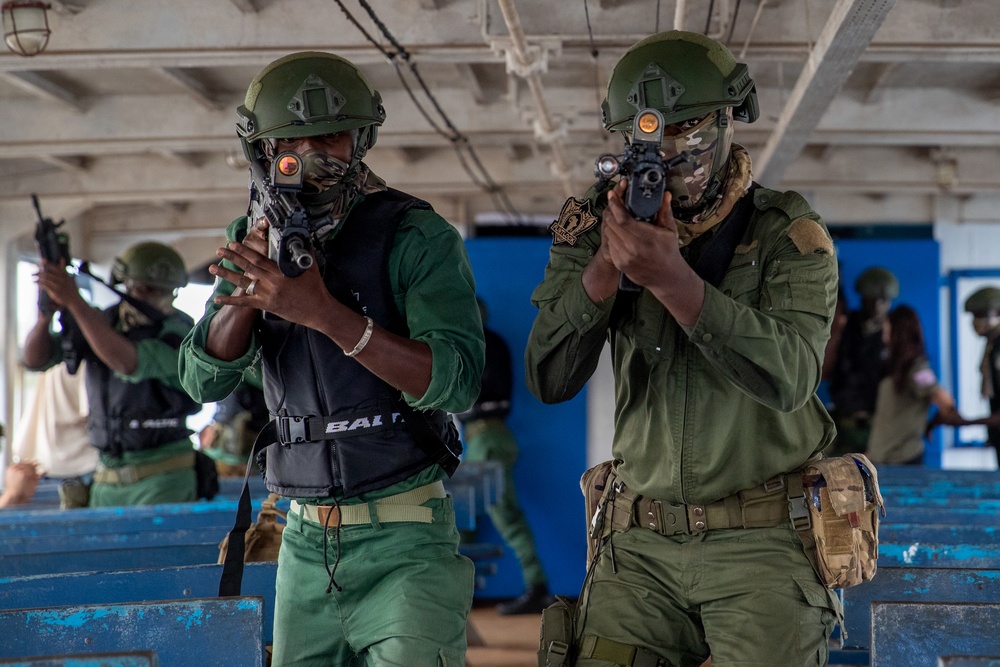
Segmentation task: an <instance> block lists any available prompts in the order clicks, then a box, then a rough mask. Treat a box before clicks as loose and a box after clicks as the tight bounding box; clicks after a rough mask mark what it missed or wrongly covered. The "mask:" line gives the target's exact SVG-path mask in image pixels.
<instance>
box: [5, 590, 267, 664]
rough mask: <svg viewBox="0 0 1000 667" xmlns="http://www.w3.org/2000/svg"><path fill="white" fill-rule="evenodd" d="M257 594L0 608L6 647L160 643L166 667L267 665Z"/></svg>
mask: <svg viewBox="0 0 1000 667" xmlns="http://www.w3.org/2000/svg"><path fill="white" fill-rule="evenodd" d="M263 604H264V603H263V600H261V599H260V598H253V597H239V598H221V599H220V598H215V599H195V600H174V601H163V602H143V603H123V604H109V605H84V606H76V607H50V608H46V609H16V610H9V611H0V655H6V656H10V657H28V656H33V655H44V654H49V655H52V654H56V655H58V654H59V653H64V654H76V653H88V652H95V653H97V652H109V651H123V650H125V651H128V650H135V651H150V650H151V651H155V652H156V654H157V657H158V658H159V663H160V667H188V666H189V665H205V666H206V667H207V666H209V665H218V666H220V667H221V666H223V665H247V666H250V667H252V666H255V665H256V666H259V667H263V665H264V642H263V639H262V629H263V618H264V616H263Z"/></svg>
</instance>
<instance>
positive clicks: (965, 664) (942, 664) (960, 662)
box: [938, 655, 1000, 667]
mask: <svg viewBox="0 0 1000 667" xmlns="http://www.w3.org/2000/svg"><path fill="white" fill-rule="evenodd" d="M938 667H1000V656H996V657H993V656H968V655H948V656H943V657H941V658H939V659H938Z"/></svg>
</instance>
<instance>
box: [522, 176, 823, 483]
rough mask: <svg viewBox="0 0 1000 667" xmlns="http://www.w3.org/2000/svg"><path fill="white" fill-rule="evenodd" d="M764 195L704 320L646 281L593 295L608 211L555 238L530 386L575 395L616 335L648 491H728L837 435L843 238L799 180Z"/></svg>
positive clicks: (633, 446)
mask: <svg viewBox="0 0 1000 667" xmlns="http://www.w3.org/2000/svg"><path fill="white" fill-rule="evenodd" d="M591 198H593V193H591ZM597 203H598V210H597V215H598V217H600V204H601V203H602V201H601V200H599V201H598V202H597ZM754 209H755V210H754V212H753V217H752V219H751V222H750V224H749V226H748V228H747V232H746V234H745V235H744V237H743V239H742V241H741V243H740V244H739V245H738V246H737V248H736V252H735V254H734V256H733V259H732V261H731V263H730V264H729V267H728V269H727V271H726V273H725V277H724V278H723V280H722V282H721V283H720V284H719V286H718V288H716V287H713V286H711V285H708V284H706V286H705V302H704V306H703V309H702V312H701V315H700V317H699V319H698V321H697V322H696V323H695V324H694V326H692V327H683V326H681V325H680V324H678V323H677V321H676V320H675V319H674V318H673V317H672V316H671V315H670V313H669V312H668V311H667V310H666V308H664V307H663V305H662V304H660V303H659V302H658V301H657V300H656V299H655V298H654V297H653V296H652V295H650V294H649V292H647V291H645V290H643V291H642V292H641V293H640V295H639V297H638V298H637V299H635V300H634V301H631V302H630V301H629V299H630V297H628V296H625V295H623V294H622V293H619V294H618V295H616V296H615V297H612V298H610V299H608V300H607V301H604V302H602V303H599V304H595V303H593V302H592V301H591V300H590V299H589V297H588V296H587V294H586V292H585V291H584V288H583V282H582V278H581V274H582V272H583V269H584V267H585V266H586V265H587V263H588V262H589V261H590V259H591V258H592V257H593V256H594V254H595V252H596V251H597V248H598V247H599V245H600V241H601V235H600V223H598V224H597V225H596V226H595V227H593V228H592V229H590V230H588V231H587V232H585V233H584V234H583V235H581V236H580V237H579V238H578V239H577V240H576V242H575V244H574V245H568V244H555V245H553V246H552V249H551V252H550V258H549V264H548V266H547V267H546V271H545V278H544V280H543V282H542V283H541V284H540V285H539V286H538V287H537V288H536V289H535V291H534V293H533V295H532V302H533V303H534V304H535V305H536V306H537V307H538V309H539V312H538V315H537V317H536V319H535V323H534V326H533V327H532V331H531V335H530V337H529V341H528V346H527V350H526V352H525V364H526V372H527V382H528V386H529V388H530V389H531V390H532V392H533V393H535V395H536V396H538V397H539V398H540V399H541V400H542V401H544V402H547V403H555V402H559V401H563V400H566V399H569V398H571V397H572V396H573V395H575V394H576V393H577V392H578V391H579V390H580V389H581V388H582V387H583V385H584V384H585V383H586V381H587V380H588V379H589V378H590V376H591V374H592V373H593V372H594V369H595V368H596V366H597V363H598V358H599V356H600V353H601V350H602V348H603V347H604V343H605V341H608V340H610V343H611V352H612V356H613V366H614V374H615V394H616V397H615V402H616V403H615V435H614V442H613V445H612V453H613V455H614V457H615V458H616V459H619V460H621V464H620V466H619V469H618V472H619V475H620V476H621V477H622V479H623V480H624V482H625V483H626V484H627V485H628V486H629V488H631V489H634V490H636V491H637V492H638V493H641V494H643V495H647V496H651V497H654V498H658V499H661V500H665V501H668V502H686V503H709V502H714V501H715V500H718V499H720V498H723V497H725V496H728V495H731V494H733V493H735V492H737V491H739V490H741V489H746V488H749V487H752V486H754V485H756V484H760V483H763V482H764V481H766V480H768V479H770V478H771V477H774V476H775V475H778V474H781V473H784V472H788V471H790V470H793V469H795V468H796V467H798V466H800V465H801V464H802V463H803V462H805V461H806V460H807V459H808V458H809V456H811V455H812V454H813V453H814V452H816V451H819V450H821V449H823V448H824V447H825V446H826V445H827V444H829V442H830V441H831V440H832V439H833V434H834V429H833V424H832V420H831V419H830V417H829V415H828V414H827V413H826V411H825V409H824V408H823V406H822V404H821V402H820V401H819V399H818V398H817V397H816V395H815V392H816V388H817V386H818V385H819V381H820V371H821V364H822V358H823V351H824V349H825V347H826V342H827V340H828V338H829V332H830V323H831V320H832V316H833V309H834V304H835V301H836V292H837V265H836V259H835V257H834V254H833V246H832V242H831V241H830V238H829V235H828V233H827V231H826V229H825V227H824V226H823V224H822V222H821V221H820V219H819V216H818V215H817V214H816V213H814V212H813V211H812V210H811V209H810V208H809V206H808V204H806V202H805V201H804V200H803V199H802V198H801V197H800V196H798V195H797V194H795V193H784V194H782V193H778V192H774V191H771V190H766V189H764V188H760V189H758V190H757V191H756V192H755V196H754Z"/></svg>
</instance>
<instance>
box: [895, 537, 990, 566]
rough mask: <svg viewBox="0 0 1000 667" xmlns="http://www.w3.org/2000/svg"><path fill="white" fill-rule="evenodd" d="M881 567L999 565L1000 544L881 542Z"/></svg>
mask: <svg viewBox="0 0 1000 667" xmlns="http://www.w3.org/2000/svg"><path fill="white" fill-rule="evenodd" d="M878 550H879V553H878V564H879V566H880V567H881V566H893V565H896V566H907V565H912V566H922V567H956V566H958V567H968V568H990V569H994V568H1000V544H995V543H990V544H931V543H923V542H919V541H914V542H912V543H907V542H902V543H894V542H883V541H881V540H880V541H879V547H878Z"/></svg>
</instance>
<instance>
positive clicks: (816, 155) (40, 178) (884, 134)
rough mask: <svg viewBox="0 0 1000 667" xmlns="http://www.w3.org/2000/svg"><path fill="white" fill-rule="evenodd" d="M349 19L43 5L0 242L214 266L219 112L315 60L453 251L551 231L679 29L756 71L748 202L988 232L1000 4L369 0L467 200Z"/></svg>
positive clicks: (9, 74) (219, 194) (237, 203)
mask: <svg viewBox="0 0 1000 667" xmlns="http://www.w3.org/2000/svg"><path fill="white" fill-rule="evenodd" d="M51 1H52V0H50V2H51ZM359 1H360V0H342V2H343V3H344V6H345V7H346V8H347V9H348V10H349V11H350V12H351V13H352V14H353V15H354V16H355V17H356V18H357V20H358V22H359V23H360V25H361V27H362V28H364V30H365V31H367V32H368V33H369V34H370V35H372V36H373V37H374V38H375V40H376V41H377V42H378V44H379V46H380V48H381V50H380V49H379V48H376V47H375V46H374V45H372V44H371V43H370V42H369V41H368V40H367V39H366V37H365V36H364V35H363V34H362V32H361V31H360V30H359V29H358V28H357V27H355V26H354V25H352V24H351V23H350V22H348V21H347V20H346V19H345V15H344V13H343V12H342V11H341V9H340V8H339V7H338V3H337V2H336V0H139V1H137V0H63V1H62V2H53V3H52V4H53V5H54V7H53V9H52V10H50V12H49V17H50V24H51V28H52V35H51V39H50V42H49V45H48V48H47V50H46V51H45V52H44V53H43V54H41V55H39V56H36V57H33V58H25V57H21V56H17V55H14V54H11V53H8V52H6V51H4V52H3V53H2V54H0V119H2V120H0V225H2V232H3V233H2V236H3V238H6V239H10V238H12V237H15V236H17V235H19V234H24V235H27V234H30V231H31V226H32V221H33V211H32V209H31V207H30V200H29V194H30V193H32V192H37V193H38V194H39V196H40V198H41V200H42V204H43V207H44V208H45V209H46V213H48V214H49V215H52V216H53V217H57V218H61V217H65V218H68V219H69V220H70V221H71V229H76V230H78V231H80V232H82V234H81V235H80V236H81V238H82V239H84V241H83V244H84V245H85V247H82V248H81V247H80V244H78V245H77V246H76V247H75V251H76V253H77V254H79V255H80V256H82V257H88V258H90V259H92V260H94V261H98V262H100V261H102V260H106V259H107V258H109V257H111V256H113V255H114V254H115V253H116V252H118V251H120V249H121V247H122V246H123V245H125V244H127V243H130V242H133V241H135V240H138V238H140V237H153V238H158V239H160V240H163V241H166V242H169V243H173V244H175V245H176V247H178V249H180V250H181V251H182V253H183V254H184V255H185V256H186V258H187V260H188V262H189V263H190V264H191V265H194V264H195V263H200V262H203V261H205V260H208V259H209V258H210V257H212V256H213V253H214V248H215V247H216V245H217V243H218V241H219V238H220V234H221V230H222V229H223V228H224V227H225V225H226V224H227V223H228V222H229V221H230V220H231V219H232V218H234V217H236V216H238V215H240V214H242V213H243V212H244V210H245V206H246V171H245V168H244V167H243V166H242V165H240V164H239V157H240V148H239V143H238V141H237V139H236V136H235V127H234V121H235V108H236V106H238V105H239V104H241V103H242V99H243V93H244V91H245V89H246V86H247V84H248V83H249V81H250V80H251V79H252V78H253V76H254V75H255V74H256V73H257V71H258V70H260V69H261V68H262V67H263V66H264V65H266V64H267V63H268V62H270V61H272V60H274V59H276V58H278V57H280V56H282V55H285V54H286V53H290V52H293V51H299V50H307V49H316V50H325V51H332V52H335V53H338V54H341V55H343V56H345V57H347V58H348V59H350V60H352V61H354V62H356V63H357V64H359V65H360V66H361V67H362V69H363V70H364V71H365V72H366V73H367V74H368V75H369V78H370V79H371V80H372V81H373V82H374V83H375V85H376V87H377V88H378V89H379V90H380V92H381V93H382V96H383V98H384V100H385V106H386V109H387V111H388V119H387V120H386V122H385V125H384V126H383V127H382V129H381V130H380V133H379V141H378V145H377V146H376V147H375V148H374V150H373V151H372V152H371V153H370V154H369V158H368V160H367V161H368V163H369V164H370V165H371V166H372V168H373V169H374V170H375V171H376V172H377V173H379V174H380V175H381V176H383V177H385V178H386V180H388V182H389V183H390V184H391V185H393V186H395V187H397V188H399V189H402V190H406V191H409V192H411V193H412V194H415V195H419V196H421V197H424V198H426V199H428V200H429V201H430V202H431V203H432V204H434V206H435V208H437V210H438V211H439V212H441V213H442V214H443V215H444V216H445V217H446V218H448V219H449V220H451V221H452V222H453V223H454V224H455V225H456V226H458V227H459V229H461V230H462V231H463V233H465V234H474V233H475V229H474V228H473V222H474V221H475V220H476V219H477V217H480V219H481V217H482V216H486V217H489V216H490V214H496V213H497V212H502V211H503V209H504V208H510V209H513V210H515V211H516V212H517V213H518V214H519V215H522V216H525V218H526V219H529V218H530V219H533V220H536V221H543V222H547V221H550V220H551V219H552V218H553V217H554V216H555V215H556V213H557V212H558V211H559V209H560V207H561V205H562V202H563V200H564V199H565V197H566V196H567V194H568V193H580V192H582V191H583V190H585V189H586V187H587V186H588V185H589V184H590V183H591V182H592V181H593V162H594V159H595V158H596V157H597V156H598V155H599V154H600V153H602V152H605V151H607V150H616V149H617V148H618V146H619V144H618V140H612V139H611V138H610V137H609V135H608V134H607V133H605V132H604V131H603V130H601V128H600V115H599V103H600V99H601V97H603V87H604V85H605V84H606V82H607V77H608V74H609V72H610V70H611V68H612V67H613V65H614V63H615V62H616V60H617V59H618V57H619V56H620V55H621V54H622V53H623V52H624V50H625V49H626V48H627V47H628V46H629V45H631V44H632V43H634V42H636V41H638V40H639V39H641V38H642V37H644V36H646V35H647V34H649V33H651V32H653V31H655V30H656V29H657V27H659V29H661V30H666V29H669V28H671V27H673V26H674V25H675V21H677V20H679V21H680V22H681V23H682V25H683V27H684V28H686V29H688V30H694V31H699V32H703V31H705V29H706V26H707V29H708V33H709V34H711V35H713V36H717V37H720V38H721V39H724V40H725V39H728V43H729V45H730V48H731V49H732V50H733V51H734V53H735V54H736V55H737V57H738V58H739V59H740V60H742V61H745V62H747V63H748V64H749V67H750V72H751V75H752V76H753V77H754V79H755V80H756V82H757V90H758V94H759V98H760V106H761V110H762V116H761V118H760V120H758V122H756V123H754V124H752V125H742V124H737V141H739V142H740V143H743V144H744V145H746V146H747V147H748V148H749V149H750V152H751V155H753V156H754V159H755V176H756V178H757V180H759V181H761V182H762V183H764V184H765V185H768V186H771V187H781V188H792V189H796V190H799V191H800V192H802V193H803V194H805V195H806V196H807V197H808V198H809V199H810V200H811V201H812V202H813V204H814V205H815V207H816V208H817V209H818V210H819V211H820V213H821V214H822V215H823V216H824V217H825V219H826V220H827V221H828V222H829V223H831V224H868V223H929V222H932V221H934V220H935V219H937V218H938V217H939V216H940V215H941V214H942V213H941V211H942V210H947V212H948V213H947V215H948V217H949V219H950V220H957V221H959V222H961V221H963V220H967V221H977V222H980V221H996V222H1000V159H998V158H1000V131H998V129H997V124H998V121H1000V109H998V102H1000V20H998V17H1000V3H998V2H997V0H714V1H713V0H686V1H685V0H587V2H584V0H368V2H369V3H370V5H371V7H372V8H373V10H374V11H375V12H376V13H377V16H378V18H379V19H380V20H381V22H382V23H383V25H384V26H385V28H386V29H387V31H388V32H389V33H390V34H391V36H392V38H393V39H394V40H395V41H396V42H397V43H398V44H399V45H400V46H401V47H403V49H405V51H406V52H407V53H409V54H410V59H409V61H408V62H407V61H404V60H402V59H397V60H396V62H397V63H398V64H399V67H400V69H401V71H402V72H403V74H402V77H403V80H404V81H405V82H406V84H407V85H408V86H409V87H410V88H412V89H413V90H415V91H417V93H418V95H417V99H418V101H419V102H420V106H421V107H422V108H424V109H425V110H426V111H427V112H428V113H429V114H431V115H432V116H433V118H434V120H435V123H436V124H437V125H438V126H439V127H441V126H443V125H444V123H445V121H444V120H443V119H442V118H441V117H440V116H438V115H437V114H435V113H434V111H433V106H432V103H431V102H430V101H429V100H428V98H426V97H424V96H422V95H420V94H419V86H418V85H417V82H416V81H415V79H414V76H413V74H412V71H411V70H410V64H413V65H415V66H416V68H417V70H418V71H419V74H420V75H421V77H422V78H423V80H424V81H425V82H426V83H427V85H428V87H429V88H430V90H431V91H432V93H433V96H434V99H435V100H436V101H437V103H438V104H439V105H440V107H441V108H442V109H443V110H444V112H445V114H446V115H447V121H448V122H450V123H451V124H452V126H453V127H454V128H455V132H457V135H458V137H459V144H460V143H461V140H462V139H467V141H468V145H470V146H471V147H472V149H473V150H474V153H475V157H476V158H478V160H479V162H480V163H481V165H482V167H483V169H482V170H476V171H477V174H476V178H475V179H474V178H473V177H472V176H470V174H469V173H468V172H467V171H466V170H464V169H463V168H462V166H461V162H460V160H459V159H458V157H457V156H456V152H455V150H453V147H454V145H455V143H453V142H452V141H450V140H449V139H447V138H446V137H443V136H441V135H440V134H438V133H437V132H436V131H435V130H434V128H432V126H431V125H430V124H429V123H428V121H427V120H426V119H425V118H424V116H423V115H421V112H420V111H419V110H418V107H417V106H416V105H415V103H414V102H413V101H412V100H411V98H410V96H409V95H408V93H407V90H406V88H405V87H404V85H403V83H402V82H401V80H400V77H399V76H398V75H397V73H396V69H395V68H394V66H393V64H392V63H390V62H389V61H388V60H387V58H386V57H385V55H383V53H382V51H386V52H390V53H391V52H393V51H395V47H393V46H392V45H391V44H390V41H389V39H388V38H387V37H386V36H385V35H384V34H383V33H382V32H381V30H380V28H379V26H378V24H376V22H375V21H373V20H372V19H371V18H370V17H369V15H368V13H367V12H366V11H365V9H364V8H363V6H362V5H361V4H359ZM710 8H711V9H712V12H711V14H709V9H710ZM585 10H587V11H589V18H590V23H591V26H592V31H593V39H592V41H591V38H590V36H589V34H588V27H587V12H586V11H585ZM657 14H658V15H657ZM734 14H735V16H736V20H735V23H733V21H732V17H733V16H734ZM512 35H513V38H512ZM594 50H596V53H597V55H596V57H595V56H593V55H592V52H593V51H594ZM508 60H509V61H510V62H512V63H513V64H514V65H515V66H514V67H512V68H508V67H507V65H506V62H507V61H508ZM532 63H534V65H532ZM518 65H519V66H518ZM509 69H512V70H515V71H509ZM466 158H467V160H466V161H467V162H468V161H469V160H470V159H471V156H468V155H467V156H466ZM477 182H478V183H479V184H477ZM490 182H492V183H493V184H495V186H496V188H497V189H496V190H495V191H493V192H490V191H489V190H490V188H489V186H488V183H490ZM496 217H497V216H496V215H493V218H496Z"/></svg>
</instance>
